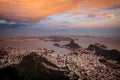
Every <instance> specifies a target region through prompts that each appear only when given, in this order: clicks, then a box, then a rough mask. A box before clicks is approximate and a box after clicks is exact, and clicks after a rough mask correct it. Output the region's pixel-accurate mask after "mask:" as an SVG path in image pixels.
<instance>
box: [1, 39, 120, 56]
mask: <svg viewBox="0 0 120 80" xmlns="http://www.w3.org/2000/svg"><path fill="white" fill-rule="evenodd" d="M75 42H76V43H78V44H79V45H80V46H81V47H83V48H87V47H88V46H89V45H90V44H95V43H101V44H104V45H106V46H107V47H108V49H117V50H119V51H120V43H119V40H118V39H111V38H109V39H108V38H80V39H79V40H77V41H75ZM54 43H55V42H51V41H48V42H45V41H43V40H35V41H25V42H19V41H12V42H0V46H7V47H16V48H22V49H38V48H49V49H52V50H54V51H55V53H57V54H67V53H70V52H71V51H70V50H69V49H65V48H59V47H56V46H54V45H53V44H54ZM67 43H69V42H68V41H61V42H59V44H60V45H65V44H67Z"/></svg>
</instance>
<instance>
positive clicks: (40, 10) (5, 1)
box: [0, 0, 79, 20]
mask: <svg viewBox="0 0 120 80" xmlns="http://www.w3.org/2000/svg"><path fill="white" fill-rule="evenodd" d="M78 2H79V0H0V15H1V16H5V17H7V18H26V19H34V20H37V19H41V18H44V17H46V16H49V15H53V14H59V13H63V12H65V11H67V10H70V9H72V8H74V7H76V6H77V5H78Z"/></svg>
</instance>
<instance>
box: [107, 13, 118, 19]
mask: <svg viewBox="0 0 120 80" xmlns="http://www.w3.org/2000/svg"><path fill="white" fill-rule="evenodd" d="M106 16H107V17H109V18H110V19H111V20H114V19H115V18H116V16H115V15H114V14H106Z"/></svg>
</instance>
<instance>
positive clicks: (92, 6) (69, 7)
mask: <svg viewBox="0 0 120 80" xmlns="http://www.w3.org/2000/svg"><path fill="white" fill-rule="evenodd" d="M42 34H79V35H99V36H107V35H109V36H119V34H120V0H0V36H39V35H42Z"/></svg>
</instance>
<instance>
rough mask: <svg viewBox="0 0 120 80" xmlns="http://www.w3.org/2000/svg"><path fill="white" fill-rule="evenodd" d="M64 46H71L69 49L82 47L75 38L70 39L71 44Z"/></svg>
mask: <svg viewBox="0 0 120 80" xmlns="http://www.w3.org/2000/svg"><path fill="white" fill-rule="evenodd" d="M64 47H66V48H69V49H79V48H81V47H80V46H79V45H78V44H77V43H75V41H74V40H73V39H71V40H70V43H69V44H66V45H64Z"/></svg>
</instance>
